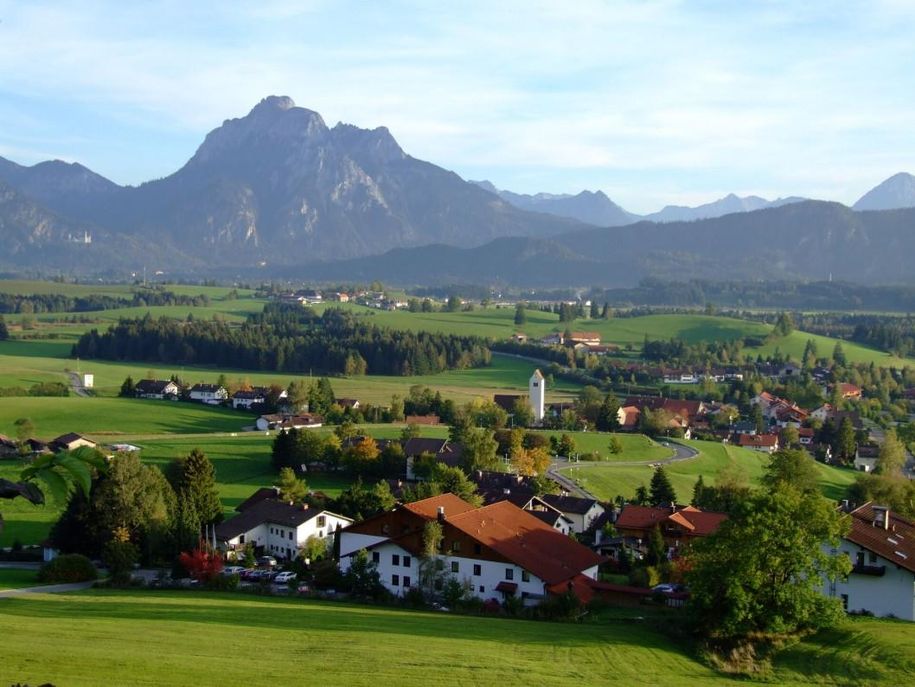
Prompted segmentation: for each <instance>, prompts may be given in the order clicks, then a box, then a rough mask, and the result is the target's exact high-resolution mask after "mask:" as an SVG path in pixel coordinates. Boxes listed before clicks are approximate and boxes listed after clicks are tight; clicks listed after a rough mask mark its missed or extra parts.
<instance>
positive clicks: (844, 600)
mask: <svg viewBox="0 0 915 687" xmlns="http://www.w3.org/2000/svg"><path fill="white" fill-rule="evenodd" d="M842 610H843V611H847V610H848V594H843V595H842Z"/></svg>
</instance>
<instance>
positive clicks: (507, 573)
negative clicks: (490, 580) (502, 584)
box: [505, 568, 515, 580]
mask: <svg viewBox="0 0 915 687" xmlns="http://www.w3.org/2000/svg"><path fill="white" fill-rule="evenodd" d="M505 579H506V580H513V579H515V571H514V570H512V569H511V568H505Z"/></svg>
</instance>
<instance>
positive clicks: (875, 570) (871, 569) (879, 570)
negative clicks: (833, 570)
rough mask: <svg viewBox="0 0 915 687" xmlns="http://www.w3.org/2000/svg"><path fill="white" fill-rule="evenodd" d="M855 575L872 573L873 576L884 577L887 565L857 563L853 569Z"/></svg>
mask: <svg viewBox="0 0 915 687" xmlns="http://www.w3.org/2000/svg"><path fill="white" fill-rule="evenodd" d="M851 571H852V574H854V575H870V576H871V577H883V576H884V575H885V574H886V566H885V565H863V564H862V565H855V566H853V567H852V569H851Z"/></svg>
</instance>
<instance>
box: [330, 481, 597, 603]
mask: <svg viewBox="0 0 915 687" xmlns="http://www.w3.org/2000/svg"><path fill="white" fill-rule="evenodd" d="M430 521H438V522H439V523H440V524H441V527H442V535H443V536H442V541H441V544H440V546H439V550H438V554H437V555H436V561H434V562H433V563H430V564H433V565H435V566H436V567H437V569H439V570H440V571H441V573H442V575H443V576H447V577H451V578H453V579H456V580H457V581H459V582H461V583H462V584H464V585H465V586H466V587H467V588H468V589H469V590H471V593H472V594H473V595H474V596H476V597H477V598H479V599H483V600H488V599H493V598H494V599H497V600H503V599H505V598H508V597H517V598H520V599H522V600H523V602H524V603H525V604H526V605H534V604H536V603H538V602H539V601H540V600H542V599H543V598H545V597H546V596H547V595H548V594H551V593H564V592H565V591H566V590H567V589H569V588H570V587H571V586H574V585H581V584H584V583H586V581H587V580H591V581H594V580H596V579H597V568H598V565H599V564H600V563H601V562H602V560H603V559H602V558H601V557H600V556H598V555H597V554H595V553H593V552H592V551H591V550H590V549H588V548H587V547H584V546H582V545H581V544H579V543H577V542H576V541H573V540H572V539H571V538H570V537H568V536H567V535H564V534H562V533H561V532H560V531H558V530H557V529H555V528H554V527H552V526H550V525H549V524H547V523H546V522H544V521H542V520H541V519H539V518H538V517H537V516H535V515H534V514H532V513H530V512H527V511H524V510H522V509H520V508H518V507H517V506H515V505H514V504H512V503H510V502H508V501H499V502H497V503H493V504H491V505H488V506H483V507H482V508H475V507H474V506H472V505H471V504H469V503H467V502H466V501H463V500H462V499H460V498H458V497H457V496H454V495H453V494H442V495H440V496H434V497H432V498H429V499H424V500H422V501H416V502H414V503H408V504H404V505H401V506H398V507H396V508H395V509H394V510H391V511H388V512H387V513H382V514H380V515H377V516H375V517H373V518H369V519H368V520H364V521H362V522H360V523H357V524H355V525H352V526H350V527H348V528H346V529H344V530H343V531H341V532H340V534H339V538H340V568H341V570H342V571H344V572H345V571H346V570H348V569H349V566H350V564H351V562H352V558H353V556H354V555H355V554H356V553H357V552H358V551H360V550H361V549H365V550H366V551H367V553H368V555H369V557H370V560H371V561H373V562H374V564H375V566H376V568H377V570H378V573H379V575H380V576H381V582H382V584H384V586H385V587H386V588H387V589H388V591H390V592H391V593H392V594H395V595H398V596H402V595H403V594H405V593H406V592H407V591H409V589H410V588H411V587H413V586H416V585H417V584H419V580H420V570H421V565H422V564H423V559H422V556H423V551H424V546H423V532H424V528H425V525H426V523H427V522H430Z"/></svg>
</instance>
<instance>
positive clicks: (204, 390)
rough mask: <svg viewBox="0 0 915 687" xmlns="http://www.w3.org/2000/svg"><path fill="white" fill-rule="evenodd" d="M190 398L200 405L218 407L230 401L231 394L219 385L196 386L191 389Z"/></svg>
mask: <svg viewBox="0 0 915 687" xmlns="http://www.w3.org/2000/svg"><path fill="white" fill-rule="evenodd" d="M189 398H190V399H191V400H192V401H197V402H199V403H206V404H209V405H218V404H220V403H222V402H223V401H226V400H228V398H229V392H228V391H227V390H226V388H225V387H222V386H219V385H218V384H195V385H194V386H192V387H191V392H190V394H189Z"/></svg>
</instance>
